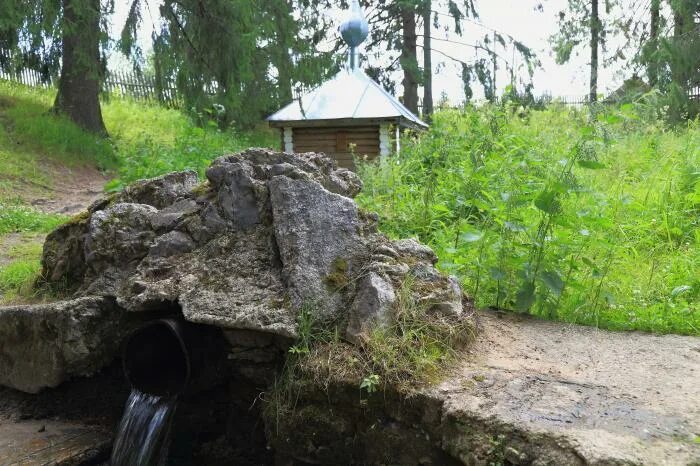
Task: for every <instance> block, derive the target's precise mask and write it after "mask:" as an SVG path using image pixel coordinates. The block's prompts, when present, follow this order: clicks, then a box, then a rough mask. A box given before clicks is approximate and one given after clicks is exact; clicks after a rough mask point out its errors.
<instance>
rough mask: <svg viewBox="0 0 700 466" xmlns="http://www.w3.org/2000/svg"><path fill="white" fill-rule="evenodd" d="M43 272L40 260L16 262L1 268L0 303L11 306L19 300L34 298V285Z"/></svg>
mask: <svg viewBox="0 0 700 466" xmlns="http://www.w3.org/2000/svg"><path fill="white" fill-rule="evenodd" d="M40 271H41V264H40V263H39V261H38V260H25V259H21V260H16V261H13V262H11V263H10V264H8V265H6V266H0V303H2V304H9V303H11V302H13V301H15V300H16V299H17V298H19V297H22V298H31V297H33V296H34V294H35V291H34V289H33V288H34V283H35V282H36V279H37V277H38V276H39V273H40Z"/></svg>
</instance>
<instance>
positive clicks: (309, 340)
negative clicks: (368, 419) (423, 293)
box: [265, 278, 475, 425]
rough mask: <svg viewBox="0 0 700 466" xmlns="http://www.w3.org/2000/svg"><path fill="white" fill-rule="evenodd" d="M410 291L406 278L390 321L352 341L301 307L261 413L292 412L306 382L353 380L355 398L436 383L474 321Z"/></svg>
mask: <svg viewBox="0 0 700 466" xmlns="http://www.w3.org/2000/svg"><path fill="white" fill-rule="evenodd" d="M414 289H415V286H414V283H413V280H412V279H410V278H407V279H406V280H405V281H404V282H403V284H402V286H401V287H400V289H398V290H397V300H396V303H395V304H394V309H393V324H391V325H389V326H384V327H376V328H375V329H373V331H372V332H370V333H369V335H368V336H367V338H365V339H364V340H363V341H361V342H360V343H358V344H351V343H349V342H347V341H345V340H343V339H342V338H341V335H342V331H341V330H340V329H339V328H338V327H334V326H333V325H330V324H328V323H327V322H325V323H322V322H321V321H319V320H317V319H316V318H315V315H316V310H315V308H314V306H313V305H310V304H306V305H304V306H303V307H302V309H301V310H300V313H299V315H298V318H297V323H298V329H299V339H298V341H297V343H296V344H295V345H294V346H292V347H291V348H290V350H289V353H290V354H289V356H288V358H287V360H286V362H285V368H284V371H283V373H282V375H281V376H280V378H279V379H278V380H277V381H276V383H275V385H274V387H273V389H272V390H271V392H270V393H269V394H268V395H269V396H268V402H269V403H268V404H267V405H266V407H265V415H266V416H269V417H270V419H273V420H274V419H276V418H278V417H279V416H284V415H287V414H289V413H290V412H293V410H294V405H295V400H296V399H297V397H298V395H299V393H300V392H301V391H302V390H304V386H305V385H306V384H308V383H311V384H313V385H315V386H316V387H321V388H323V387H325V388H328V387H330V386H331V385H335V384H339V383H340V384H344V383H349V384H356V385H357V386H358V388H359V389H360V392H359V393H360V395H361V396H371V395H372V394H373V393H376V392H384V391H385V390H387V389H391V390H393V391H397V392H399V393H403V394H411V393H412V392H414V391H415V390H417V389H419V388H421V387H423V386H425V385H427V384H431V383H433V382H435V381H437V380H438V379H439V377H440V376H441V374H444V370H445V369H446V368H447V367H449V366H450V365H451V364H452V363H453V362H454V361H455V360H456V357H457V355H458V350H459V349H461V348H463V347H464V346H465V345H467V344H468V343H469V342H470V341H471V339H472V337H473V336H474V332H475V329H474V322H473V321H472V319H471V316H465V317H459V318H458V317H449V316H445V315H438V314H437V313H435V312H431V311H430V310H429V307H430V304H429V303H422V304H420V303H418V302H416V301H415V299H414V294H413V291H414ZM271 425H275V423H274V422H273V423H272V424H271Z"/></svg>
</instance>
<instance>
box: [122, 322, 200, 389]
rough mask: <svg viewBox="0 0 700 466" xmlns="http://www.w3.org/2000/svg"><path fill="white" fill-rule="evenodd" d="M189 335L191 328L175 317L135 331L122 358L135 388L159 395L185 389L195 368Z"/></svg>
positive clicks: (127, 374)
mask: <svg viewBox="0 0 700 466" xmlns="http://www.w3.org/2000/svg"><path fill="white" fill-rule="evenodd" d="M187 339H188V337H187V328H186V327H185V325H184V324H183V323H182V322H180V321H178V320H175V319H160V320H156V321H153V322H150V323H148V324H146V325H144V326H143V327H141V328H139V329H137V330H136V331H134V332H133V333H132V334H131V335H130V336H129V338H128V339H127V341H126V344H125V346H124V353H123V358H122V361H123V367H124V374H125V376H126V378H127V380H128V381H129V383H130V384H131V386H132V388H134V389H136V390H138V391H140V392H142V393H145V394H150V395H157V396H175V395H178V394H180V393H182V392H183V391H184V390H185V388H186V387H187V384H188V382H189V380H190V376H191V372H192V367H191V362H190V354H189V348H188V345H187Z"/></svg>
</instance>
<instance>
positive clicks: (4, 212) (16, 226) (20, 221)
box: [0, 202, 67, 235]
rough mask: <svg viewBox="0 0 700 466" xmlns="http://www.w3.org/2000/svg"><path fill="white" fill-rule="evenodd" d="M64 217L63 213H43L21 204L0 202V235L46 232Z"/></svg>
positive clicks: (63, 220) (63, 219)
mask: <svg viewBox="0 0 700 466" xmlns="http://www.w3.org/2000/svg"><path fill="white" fill-rule="evenodd" d="M66 219H67V217H66V216H65V215H56V214H45V213H43V212H40V211H38V210H36V209H32V208H31V207H27V206H24V205H21V204H3V203H2V202H0V235H3V234H6V233H16V232H23V231H33V232H34V231H35V232H42V233H48V232H50V231H51V230H53V229H54V228H56V227H57V226H58V225H61V224H62V223H64V222H65V221H66Z"/></svg>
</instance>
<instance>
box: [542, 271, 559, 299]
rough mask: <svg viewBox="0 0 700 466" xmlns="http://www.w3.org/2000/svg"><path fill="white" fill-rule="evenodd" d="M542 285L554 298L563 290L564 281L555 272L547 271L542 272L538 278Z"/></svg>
mask: <svg viewBox="0 0 700 466" xmlns="http://www.w3.org/2000/svg"><path fill="white" fill-rule="evenodd" d="M540 278H541V279H542V283H544V284H545V285H546V286H547V288H549V291H551V292H552V294H554V295H555V296H560V295H561V292H562V291H563V290H564V281H563V280H562V279H561V274H560V273H559V272H557V271H556V270H548V271H546V272H543V273H542V275H541V276H540Z"/></svg>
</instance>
